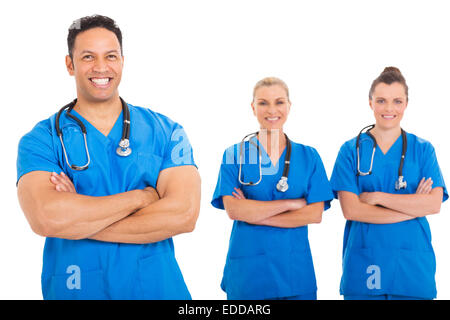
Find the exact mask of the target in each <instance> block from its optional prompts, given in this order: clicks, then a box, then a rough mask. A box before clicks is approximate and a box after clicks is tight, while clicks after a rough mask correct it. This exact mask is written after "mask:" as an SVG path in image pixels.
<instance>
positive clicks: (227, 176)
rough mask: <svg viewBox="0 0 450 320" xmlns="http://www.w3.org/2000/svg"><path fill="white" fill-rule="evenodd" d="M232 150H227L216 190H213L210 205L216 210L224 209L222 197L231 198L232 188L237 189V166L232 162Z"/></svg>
mask: <svg viewBox="0 0 450 320" xmlns="http://www.w3.org/2000/svg"><path fill="white" fill-rule="evenodd" d="M233 150H234V149H232V148H230V149H227V150H226V151H225V152H224V154H223V158H222V164H221V165H220V171H219V178H218V179H217V185H216V189H215V190H214V195H213V199H212V201H211V204H212V205H213V206H214V207H215V208H217V209H225V208H224V206H223V201H222V197H223V196H233V193H232V192H233V191H234V188H235V187H236V188H239V180H238V174H239V165H238V164H237V163H236V162H235V161H234V160H235V157H234V156H233V154H231V153H232V152H233Z"/></svg>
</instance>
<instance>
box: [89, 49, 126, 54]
mask: <svg viewBox="0 0 450 320" xmlns="http://www.w3.org/2000/svg"><path fill="white" fill-rule="evenodd" d="M85 53H94V54H95V52H93V51H90V50H83V51H81V54H85ZM108 53H117V54H118V53H119V51H117V50H109V51H107V52H106V53H105V54H108Z"/></svg>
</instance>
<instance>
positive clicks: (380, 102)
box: [376, 99, 384, 104]
mask: <svg viewBox="0 0 450 320" xmlns="http://www.w3.org/2000/svg"><path fill="white" fill-rule="evenodd" d="M376 102H377V103H379V104H382V103H384V99H377V100H376Z"/></svg>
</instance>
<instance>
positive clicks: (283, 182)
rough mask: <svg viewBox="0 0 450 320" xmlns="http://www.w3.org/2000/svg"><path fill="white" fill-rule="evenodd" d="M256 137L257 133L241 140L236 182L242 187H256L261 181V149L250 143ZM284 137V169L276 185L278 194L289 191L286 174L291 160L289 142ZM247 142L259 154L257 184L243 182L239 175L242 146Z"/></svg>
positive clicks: (256, 144)
mask: <svg viewBox="0 0 450 320" xmlns="http://www.w3.org/2000/svg"><path fill="white" fill-rule="evenodd" d="M257 136H258V132H255V133H251V134H248V135H246V136H245V137H244V139H242V142H241V144H240V154H239V173H238V181H239V183H240V184H242V185H244V186H256V185H258V184H259V183H260V182H261V180H262V169H261V161H262V153H261V149H260V147H259V144H258V143H254V142H252V141H251V138H253V137H257ZM285 137H286V156H285V161H284V168H283V175H282V176H281V178H280V180H279V181H278V183H277V186H276V188H277V190H278V191H279V192H286V191H287V190H288V189H289V185H288V182H287V180H288V174H289V164H290V159H291V141H290V140H289V138H288V136H287V135H286V134H285ZM245 141H248V142H249V143H251V144H253V145H255V146H256V149H257V150H258V153H259V180H258V181H257V182H252V181H250V182H244V181H243V180H242V178H241V174H242V159H243V154H244V151H243V145H244V142H245Z"/></svg>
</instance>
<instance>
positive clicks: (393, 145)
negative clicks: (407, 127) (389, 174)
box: [377, 134, 403, 156]
mask: <svg viewBox="0 0 450 320" xmlns="http://www.w3.org/2000/svg"><path fill="white" fill-rule="evenodd" d="M399 140H403V139H402V135H401V134H400V136H399V137H398V138H397V139H396V140H395V141H394V143H393V144H392V145H391V146H390V147H389V149H387V151H386V153H384V152H383V150H381V148H380V146H379V144H378V142H377V149H378V150H380V152H381V155H382V156H387V155H388V154H389V153H390V151H391V150H392V149H394V148H395V147H396V145H397V144H398V141H399Z"/></svg>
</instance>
